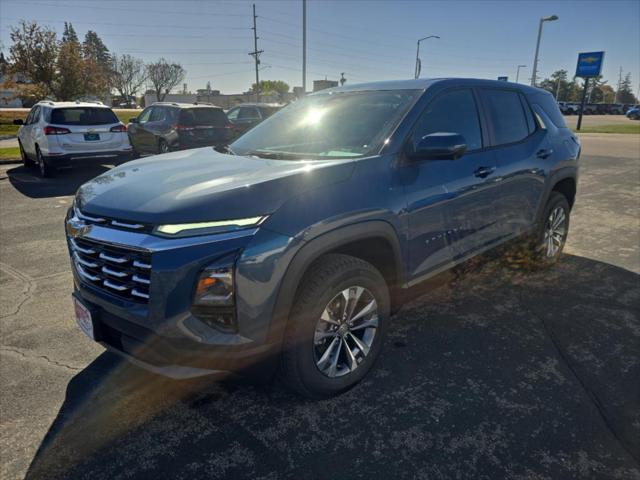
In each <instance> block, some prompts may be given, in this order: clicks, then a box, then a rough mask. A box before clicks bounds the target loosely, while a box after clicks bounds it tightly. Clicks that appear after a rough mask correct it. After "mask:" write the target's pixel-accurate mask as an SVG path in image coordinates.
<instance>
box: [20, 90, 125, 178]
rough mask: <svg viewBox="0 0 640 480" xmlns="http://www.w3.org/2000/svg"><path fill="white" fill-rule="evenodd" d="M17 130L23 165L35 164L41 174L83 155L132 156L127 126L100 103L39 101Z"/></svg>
mask: <svg viewBox="0 0 640 480" xmlns="http://www.w3.org/2000/svg"><path fill="white" fill-rule="evenodd" d="M15 123H17V124H19V125H22V126H21V127H20V130H18V144H19V146H20V154H21V155H22V161H23V162H24V164H25V166H27V167H29V166H33V164H34V163H35V164H37V166H38V167H39V169H40V174H41V175H42V176H43V177H48V176H51V175H53V174H54V173H55V171H56V169H57V168H60V167H63V168H64V167H69V166H71V164H72V163H73V161H74V160H77V159H86V158H96V157H99V158H108V157H112V158H116V159H118V160H127V159H129V158H131V153H132V149H131V144H130V143H129V139H128V137H127V127H126V126H125V125H123V124H122V123H120V121H119V120H118V117H116V115H115V113H113V111H112V110H111V109H110V108H109V107H107V106H105V105H103V104H101V103H88V102H49V101H43V102H38V103H37V104H36V105H34V107H33V108H32V109H31V111H30V112H29V115H28V116H27V119H26V121H25V122H24V123H23V122H22V120H17V121H15Z"/></svg>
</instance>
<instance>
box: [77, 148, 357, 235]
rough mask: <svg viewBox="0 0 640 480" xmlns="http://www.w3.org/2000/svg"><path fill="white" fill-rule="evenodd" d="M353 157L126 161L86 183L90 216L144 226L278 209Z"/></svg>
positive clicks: (82, 203)
mask: <svg viewBox="0 0 640 480" xmlns="http://www.w3.org/2000/svg"><path fill="white" fill-rule="evenodd" d="M353 165H354V162H353V160H335V159H334V160H312V161H297V160H296V161H291V160H271V159H263V158H258V157H243V156H237V155H225V154H221V153H218V152H216V151H215V150H213V149H212V148H210V147H206V148H199V149H194V150H185V151H181V152H174V153H168V154H164V155H156V156H153V157H148V158H144V159H141V160H136V161H133V162H128V163H126V164H124V165H121V166H119V167H116V168H113V169H112V170H109V171H108V172H106V173H104V174H102V175H100V176H99V177H96V178H94V179H93V180H91V181H90V182H88V183H85V184H84V185H82V187H80V189H79V190H78V195H77V199H76V201H77V204H78V206H79V207H80V209H81V210H82V211H83V212H84V213H87V214H93V215H100V216H106V217H112V218H117V219H121V220H130V221H132V222H140V223H148V224H165V223H192V222H205V221H213V220H232V219H240V218H247V217H254V216H260V215H265V214H270V213H273V212H275V211H276V210H277V209H278V207H280V205H282V203H284V202H285V201H286V200H287V199H289V198H290V197H292V196H294V195H296V194H299V193H301V192H303V191H305V190H308V189H311V188H317V187H321V186H325V185H328V184H331V183H334V182H339V181H342V180H345V179H347V178H348V177H349V176H350V175H351V172H352V171H353Z"/></svg>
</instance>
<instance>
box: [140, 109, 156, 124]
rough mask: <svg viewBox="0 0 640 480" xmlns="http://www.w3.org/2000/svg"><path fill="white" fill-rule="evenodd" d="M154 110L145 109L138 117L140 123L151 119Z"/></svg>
mask: <svg viewBox="0 0 640 480" xmlns="http://www.w3.org/2000/svg"><path fill="white" fill-rule="evenodd" d="M152 110H153V108H147V109H146V110H144V111H143V112H142V113H141V114H140V116H139V117H138V123H147V122H148V121H149V117H150V116H151V111H152Z"/></svg>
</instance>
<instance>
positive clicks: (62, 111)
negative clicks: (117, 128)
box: [51, 107, 118, 125]
mask: <svg viewBox="0 0 640 480" xmlns="http://www.w3.org/2000/svg"><path fill="white" fill-rule="evenodd" d="M51 123H54V124H57V125H106V124H110V123H118V118H117V117H116V115H115V113H113V112H112V111H111V110H109V109H108V108H94V107H73V108H56V109H55V110H53V111H52V112H51Z"/></svg>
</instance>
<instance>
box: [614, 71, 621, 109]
mask: <svg viewBox="0 0 640 480" xmlns="http://www.w3.org/2000/svg"><path fill="white" fill-rule="evenodd" d="M621 85H622V67H620V74H619V75H618V88H617V89H616V98H615V99H614V100H613V103H618V92H619V91H620V86H621Z"/></svg>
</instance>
